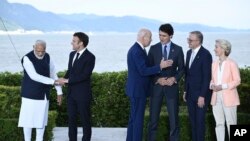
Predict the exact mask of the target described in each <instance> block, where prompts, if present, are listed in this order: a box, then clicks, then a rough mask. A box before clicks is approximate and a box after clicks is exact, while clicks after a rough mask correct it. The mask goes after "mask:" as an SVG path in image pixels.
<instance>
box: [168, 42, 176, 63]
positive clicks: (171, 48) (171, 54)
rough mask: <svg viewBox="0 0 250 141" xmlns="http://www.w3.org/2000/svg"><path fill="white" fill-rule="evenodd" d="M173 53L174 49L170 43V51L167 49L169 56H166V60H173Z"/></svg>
mask: <svg viewBox="0 0 250 141" xmlns="http://www.w3.org/2000/svg"><path fill="white" fill-rule="evenodd" d="M174 53H175V47H174V44H173V43H171V46H170V49H169V54H168V59H173V55H174Z"/></svg>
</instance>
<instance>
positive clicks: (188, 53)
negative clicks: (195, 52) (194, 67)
mask: <svg viewBox="0 0 250 141" xmlns="http://www.w3.org/2000/svg"><path fill="white" fill-rule="evenodd" d="M191 52H192V51H191V49H190V50H189V51H188V52H187V60H186V66H187V67H188V68H189V62H190V57H191ZM190 68H191V67H190Z"/></svg>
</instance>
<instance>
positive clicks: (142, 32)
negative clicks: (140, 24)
mask: <svg viewBox="0 0 250 141" xmlns="http://www.w3.org/2000/svg"><path fill="white" fill-rule="evenodd" d="M150 33H151V31H150V30H149V29H146V28H142V29H140V31H139V32H138V34H137V40H141V39H142V38H143V37H145V36H146V35H148V34H150Z"/></svg>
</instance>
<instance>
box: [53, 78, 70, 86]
mask: <svg viewBox="0 0 250 141" xmlns="http://www.w3.org/2000/svg"><path fill="white" fill-rule="evenodd" d="M68 82H69V80H68V79H65V78H59V79H57V80H55V82H54V85H60V86H63V85H65V84H66V83H68Z"/></svg>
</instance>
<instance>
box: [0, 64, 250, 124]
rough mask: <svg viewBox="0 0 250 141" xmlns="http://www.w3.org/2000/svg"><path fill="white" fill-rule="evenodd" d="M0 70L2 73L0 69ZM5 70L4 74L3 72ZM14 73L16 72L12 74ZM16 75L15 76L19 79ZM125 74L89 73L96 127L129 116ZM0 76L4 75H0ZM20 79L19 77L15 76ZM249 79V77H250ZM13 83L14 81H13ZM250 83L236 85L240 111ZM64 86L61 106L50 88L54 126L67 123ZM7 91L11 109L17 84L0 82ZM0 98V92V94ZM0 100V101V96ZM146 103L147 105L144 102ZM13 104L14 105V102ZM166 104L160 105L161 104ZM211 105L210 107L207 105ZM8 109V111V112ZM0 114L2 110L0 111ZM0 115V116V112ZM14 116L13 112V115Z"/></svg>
mask: <svg viewBox="0 0 250 141" xmlns="http://www.w3.org/2000/svg"><path fill="white" fill-rule="evenodd" d="M241 73H243V74H244V75H245V77H244V78H243V79H242V81H246V82H247V80H248V79H247V78H248V76H250V71H249V68H246V69H244V70H241ZM0 74H1V73H0ZM3 74H4V75H3ZM3 74H1V75H0V76H4V79H6V78H8V75H10V78H12V79H11V80H12V81H14V80H15V79H14V77H13V76H12V74H11V73H3ZM13 75H14V76H16V74H13ZM59 75H60V76H63V75H64V72H60V73H59ZM19 78H20V77H18V78H17V79H19ZM126 78H127V71H122V72H104V73H93V75H92V91H93V101H92V106H91V107H92V109H91V110H92V125H93V126H96V127H126V125H127V121H128V116H129V100H128V97H127V96H126V95H125V94H124V93H125V91H124V87H125V81H126ZM0 80H3V78H1V77H0ZM18 81H19V80H18ZM249 82H250V81H249ZM180 83H181V84H180V85H181V87H180V91H181V92H182V91H183V90H182V85H183V81H181V82H180ZM13 84H14V83H13ZM249 84H250V83H243V82H242V84H241V85H240V86H239V87H238V91H239V95H240V100H241V105H240V106H239V108H238V112H240V113H249V112H250V109H249V108H248V105H249V101H250V95H249V90H250V85H249ZM66 90H67V87H63V92H64V99H63V104H62V106H60V107H59V106H57V102H56V92H55V89H52V91H51V95H50V107H49V108H50V110H56V111H58V115H59V116H58V117H57V119H56V124H57V126H67V121H68V117H67V108H66V104H67V101H66V96H67V94H66ZM3 93H4V94H7V95H8V99H9V101H8V104H7V105H6V103H5V104H1V105H5V106H2V107H1V108H4V109H11V108H12V107H13V106H11V105H13V104H14V105H16V106H17V105H20V96H19V95H20V86H15V87H13V86H12V87H9V86H0V94H3ZM179 97H180V101H179V103H180V106H185V105H186V104H185V103H184V102H183V100H182V93H180V96H179ZM0 98H1V96H0ZM0 103H3V101H2V100H0ZM147 106H148V105H147ZM14 107H15V106H14ZM164 107H165V106H163V108H164ZM209 109H211V107H210V108H209ZM11 111H13V112H10V110H6V111H5V112H4V113H3V114H4V116H6V117H7V116H9V117H11V115H16V114H18V109H15V108H13V110H11ZM8 112H9V113H8ZM0 115H1V113H0ZM0 117H1V116H0ZM14 117H15V116H14Z"/></svg>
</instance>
